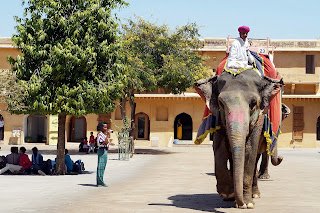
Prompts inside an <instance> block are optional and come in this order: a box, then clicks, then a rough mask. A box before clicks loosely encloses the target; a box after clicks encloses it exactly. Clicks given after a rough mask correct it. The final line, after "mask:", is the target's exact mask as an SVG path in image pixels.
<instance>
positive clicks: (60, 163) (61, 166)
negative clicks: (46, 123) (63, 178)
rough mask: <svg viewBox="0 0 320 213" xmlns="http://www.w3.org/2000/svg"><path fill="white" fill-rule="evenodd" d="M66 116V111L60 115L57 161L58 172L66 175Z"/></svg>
mask: <svg viewBox="0 0 320 213" xmlns="http://www.w3.org/2000/svg"><path fill="white" fill-rule="evenodd" d="M66 117H67V115H66V114H64V113H60V114H59V115H58V143H57V163H56V174H57V175H64V174H65V173H66V165H65V163H64V151H65V147H66V143H65V135H66V134H65V126H66Z"/></svg>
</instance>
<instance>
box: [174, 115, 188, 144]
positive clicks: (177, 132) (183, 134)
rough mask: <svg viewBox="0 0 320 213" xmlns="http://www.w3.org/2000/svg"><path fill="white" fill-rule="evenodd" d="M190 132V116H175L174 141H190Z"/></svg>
mask: <svg viewBox="0 0 320 213" xmlns="http://www.w3.org/2000/svg"><path fill="white" fill-rule="evenodd" d="M180 124H181V125H180ZM179 128H181V129H179ZM192 130H193V128H192V118H191V116H190V115H188V114H187V113H181V114H179V115H177V116H176V118H175V119H174V139H179V140H192Z"/></svg>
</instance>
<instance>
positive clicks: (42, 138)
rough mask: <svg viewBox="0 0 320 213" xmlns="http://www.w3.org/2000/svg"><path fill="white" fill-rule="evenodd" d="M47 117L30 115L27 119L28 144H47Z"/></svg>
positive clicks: (26, 138)
mask: <svg viewBox="0 0 320 213" xmlns="http://www.w3.org/2000/svg"><path fill="white" fill-rule="evenodd" d="M47 122H48V121H47V117H46V116H44V115H29V116H28V118H27V135H26V137H25V142H27V143H46V142H47V125H48V123H47Z"/></svg>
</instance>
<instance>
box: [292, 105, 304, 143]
mask: <svg viewBox="0 0 320 213" xmlns="http://www.w3.org/2000/svg"><path fill="white" fill-rule="evenodd" d="M303 111H304V108H303V106H293V131H292V139H293V140H294V141H302V139H303V129H304V113H303Z"/></svg>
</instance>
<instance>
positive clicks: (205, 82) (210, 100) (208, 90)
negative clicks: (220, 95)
mask: <svg viewBox="0 0 320 213" xmlns="http://www.w3.org/2000/svg"><path fill="white" fill-rule="evenodd" d="M217 79H218V76H213V77H210V78H207V79H201V80H199V81H197V82H196V83H195V84H194V88H195V90H196V91H197V93H198V94H199V95H200V97H201V98H202V100H203V101H205V103H206V106H207V107H208V108H209V110H210V111H211V112H213V111H214V108H216V107H217V106H218V102H217V96H216V89H217V86H216V82H217Z"/></svg>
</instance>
